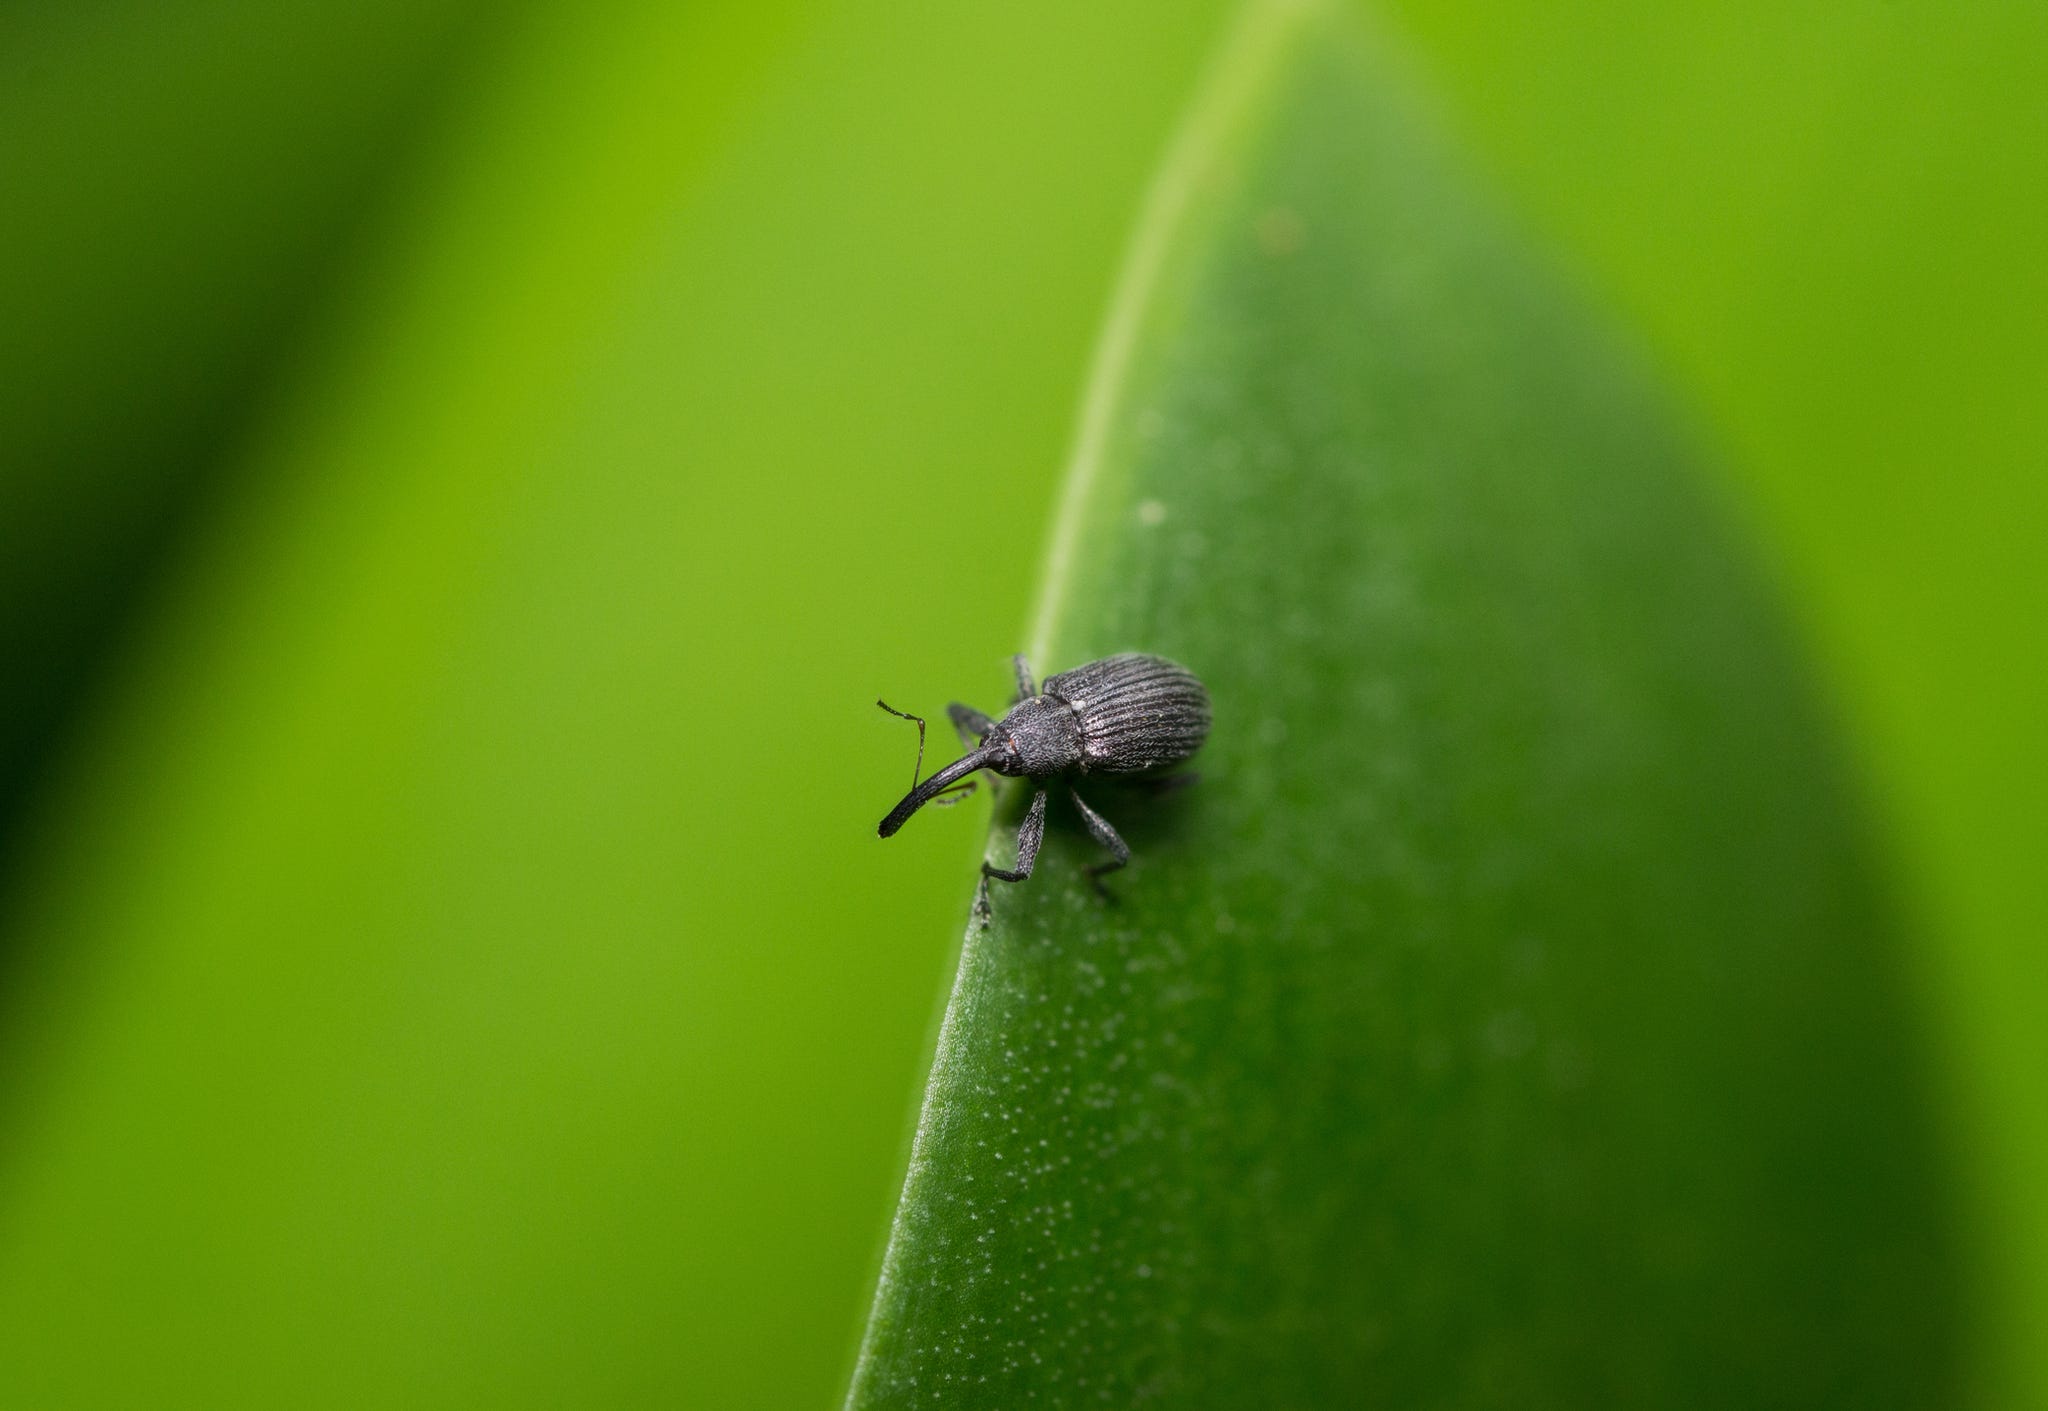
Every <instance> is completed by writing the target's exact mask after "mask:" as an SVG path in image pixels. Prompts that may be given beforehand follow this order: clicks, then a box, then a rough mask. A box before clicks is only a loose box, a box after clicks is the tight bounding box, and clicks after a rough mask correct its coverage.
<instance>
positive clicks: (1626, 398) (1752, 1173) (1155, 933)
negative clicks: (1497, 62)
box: [850, 0, 1961, 1407]
mask: <svg viewBox="0 0 2048 1411" xmlns="http://www.w3.org/2000/svg"><path fill="white" fill-rule="evenodd" d="M1702 482H1703V476H1702V470H1701V466H1700V464H1699V457H1698V456H1697V455H1696V453H1695V452H1694V451H1693V450H1692V449H1691V447H1690V446H1689V445H1688V444H1687V441H1686V439H1685V437H1684V435H1683V434H1682V428H1680V427H1678V426H1677V425H1676V423H1675V418H1674V417H1673V416H1672V414H1671V413H1670V411H1669V410H1668V408H1667V407H1665V406H1664V405H1663V403H1662V402H1661V400H1660V399H1659V397H1658V396H1657V394H1656V393H1655V392H1654V391H1653V390H1652V388H1651V387H1650V385H1649V383H1648V381H1647V379H1646V378H1645V376H1644V375H1643V372H1642V370H1641V369H1640V367H1639V366H1638V365H1637V360H1636V359H1635V358H1634V357H1633V356H1632V355H1631V354H1630V353H1629V352H1628V351H1627V350H1626V349H1625V348H1622V347H1619V346H1617V344H1616V342H1615V340H1613V339H1612V338H1611V337H1610V336H1608V335H1607V334H1605V333H1604V332H1603V331H1602V330H1601V329H1600V328H1599V327H1598V325H1597V323H1596V322H1595V321H1592V320H1589V319H1588V318H1587V317H1586V316H1585V314H1584V313H1583V312H1582V311H1580V310H1579V309H1578V308H1577V307H1575V303H1574V300H1573V298H1572V296H1571V294H1570V291H1568V290H1567V289H1565V288H1563V287H1562V286H1561V283H1560V281H1559V280H1557V279H1556V278H1555V277H1554V276H1552V275H1551V274H1549V273H1548V272H1546V270H1545V269H1544V268H1543V267H1542V266H1541V264H1540V262H1538V261H1536V260H1533V259H1532V258H1531V257H1530V256H1529V254H1528V253H1527V252H1526V251H1525V250H1524V249H1523V248H1521V246H1520V244H1519V243H1518V240H1517V237H1516V236H1515V234H1514V233H1513V231H1512V230H1510V229H1509V228H1507V226H1506V225H1505V223H1504V222H1502V221H1501V220H1500V219H1499V218H1498V217H1497V216H1496V215H1495V214H1494V213H1493V212H1492V211H1491V210H1490V209H1489V208H1488V207H1487V206H1486V204H1485V203H1484V202H1483V201H1482V200H1480V199H1478V198H1476V197H1475V196H1474V195H1472V194H1471V193H1470V192H1469V191H1468V189H1467V188H1466V187H1465V186H1463V185H1461V184H1460V182H1459V180H1458V179H1457V177H1456V175H1455V172H1454V162H1453V161H1452V160H1451V159H1450V158H1448V157H1447V156H1446V154H1445V153H1444V152H1443V151H1442V150H1441V149H1440V148H1439V147H1438V146H1437V145H1436V143H1435V142H1434V140H1433V138H1432V137H1431V135H1430V132H1429V128H1428V124H1427V123H1426V122H1425V121H1422V120H1420V119H1418V117H1417V116H1416V115H1415V112H1414V105H1413V104H1412V103H1411V102H1410V101H1408V100H1407V99H1406V98H1405V97H1404V94H1403V90H1402V88H1401V85H1400V83H1399V82H1398V81H1397V78H1396V77H1395V73H1394V68H1393V66H1392V65H1391V64H1390V62H1389V60H1388V58H1387V57H1386V55H1385V54H1384V53H1383V52H1382V46H1381V45H1380V44H1379V43H1378V42H1377V41H1375V40H1373V39H1370V38H1368V37H1367V36H1364V35H1361V34H1359V33H1357V32H1355V31H1354V30H1353V29H1351V28H1350V27H1348V26H1347V25H1346V23H1345V22H1344V21H1343V20H1342V19H1341V18H1339V17H1337V16H1336V15H1335V14H1334V13H1333V12H1331V11H1328V10H1326V9H1325V8H1324V7H1321V6H1319V5H1315V4H1304V3H1298V2H1296V0H1285V2H1283V0H1275V2H1274V3H1264V4H1258V5H1255V6H1253V8H1252V9H1251V10H1250V11H1248V13H1247V15H1246V17H1245V20H1244V22H1243V24H1242V26H1241V28H1240V30H1239V31H1238V32H1237V33H1236V35H1235V36H1234V38H1233V39H1232V40H1231V42H1230V43H1229V44H1228V45H1227V46H1226V50H1225V53H1224V55H1223V57H1222V59H1221V61H1220V63H1219V66H1218V68H1217V71H1216V73H1215V74H1214V76H1213V77H1212V80H1211V82H1210V84H1209V87H1208V88H1207V90H1206V92H1205V95H1204V96H1203V97H1202V98H1201V99H1200V100H1199V102H1198V103H1197V105H1196V109H1195V112H1194V114H1193V116H1192V118H1191V119H1190V122H1189V124H1188V127H1187V129H1186V131H1185V133H1184V135H1183V137H1182V139H1181V141H1180V143H1179V144H1178V146H1177V147H1176V149H1175V150H1174V152H1173V153H1172V154H1171V156H1170V158H1169V160H1168V162H1167V164H1166V166H1165V168H1164V170H1163V171H1162V174H1161V176H1160V178H1159V181H1158V185H1157V187H1156V189H1155V191H1154V194H1153V197H1152V200H1151V204H1150V208H1149V210H1148V213H1147V215H1146V217H1145V219H1144V222H1143V224H1142V227H1141V230H1140V233H1139V236H1138V239H1137V241H1136V244H1135V246H1134V249H1133V253H1132V257H1131V261H1130V266H1129V269H1128V271H1127V273H1126V276H1125V281H1124V284H1123V288H1122V291H1121V293H1120V295H1119V297H1118V299H1117V301H1116V304H1115V307H1114V309H1113V311H1112V314H1111V318H1110V322H1109V326H1108V329H1107V332H1106V334H1105V336H1104V340H1103V345H1102V350H1101V354H1100V361H1099V366H1098V368H1097V372H1096V376H1095V381H1094V384H1093V386H1092V388H1091V390H1090V393H1089V397H1088V401H1087V405H1086V408H1085V410H1084V414H1083V419H1082V429H1081V436H1080V443H1079V447H1078V451H1077V454H1076V458H1075V463H1074V467H1073V470H1072V472H1071V478H1070V481H1069V489H1068V495H1067V499H1066V502H1065V505H1064V508H1063V511H1062V514H1061V517H1060V520H1059V523H1058V525H1057V527H1056V530H1055V534H1054V539H1053V548H1052V554H1051V560H1050V564H1049V568H1048V577H1047V590H1046V594H1045V598H1044V602H1043V606H1042V611H1041V615H1040V619H1039V623H1038V627H1037V630H1036V631H1035V633H1034V635H1033V638H1032V650H1033V653H1034V657H1035V665H1037V666H1038V667H1039V668H1040V670H1041V671H1048V672H1049V671H1052V670H1056V669H1059V668H1063V667H1066V666H1070V665H1073V664H1074V663H1076V662H1079V661H1083V660H1086V659H1089V658H1092V657H1095V656H1099V655H1103V654H1106V653H1108V652H1112V651H1116V650H1124V649H1133V648H1135V649H1143V650H1149V651H1156V652H1161V653H1164V654H1166V655H1169V656H1172V657H1174V658H1176V659H1178V660H1181V661H1183V662H1185V663H1187V664H1189V665H1190V666H1192V667H1193V668H1195V669H1196V670H1197V671H1198V672H1200V673H1201V674H1202V675H1203V676H1204V677H1205V679H1206V680H1207V681H1208V683H1209V685H1210V688H1211V690H1212V692H1213V695H1214V700H1215V709H1216V727H1215V732H1214V734H1213V736H1212V738H1211V741H1210V743H1209V745H1208V747H1207V748H1206V750H1205V752H1204V754H1203V755H1202V757H1201V758H1200V760H1199V761H1198V764H1199V767H1200V768H1201V770H1202V773H1203V776H1204V777H1203V780H1202V782H1201V784H1200V785H1199V786H1198V787H1196V788H1193V789H1189V790H1186V791H1183V792H1182V793H1179V794H1177V795H1174V796H1171V797H1168V798H1161V799H1147V798H1145V797H1142V796H1140V795H1137V794H1134V793H1133V794H1127V793H1119V791H1117V790H1115V789H1113V788H1110V787H1107V786H1103V787H1096V788H1092V789H1091V790H1090V801H1091V802H1092V803H1093V804H1095V805H1096V806H1097V807H1098V808H1099V809H1100V810H1101V811H1102V812H1104V813H1105V814H1106V815H1107V816H1108V817H1109V818H1110V820H1111V821H1112V822H1113V823H1114V824H1116V825H1117V826H1118V827H1119V828H1120V829H1121V830H1122V832H1123V834H1124V836H1125V837H1126V838H1127V839H1128V840H1129V841H1130V843H1131V844H1132V847H1133V849H1134V851H1135V853H1136V860H1135V862H1134V863H1133V864H1132V866H1131V868H1130V869H1129V871H1128V872H1126V873H1123V874H1119V876H1118V877H1117V878H1116V879H1115V885H1116V891H1117V893H1118V898H1119V899H1118V901H1117V902H1116V904H1114V905H1110V906H1105V905H1104V904H1102V903H1101V902H1099V901H1098V900H1097V899H1096V898H1095V897H1094V896H1093V895H1092V893H1091V892H1090V889H1089V887H1088V885H1087V883H1086V880H1085V877H1084V874H1083V871H1082V869H1083V867H1084V866H1085V865H1086V863H1088V862H1089V861H1091V860H1093V859H1094V852H1093V850H1092V848H1091V846H1090V844H1089V843H1088V842H1087V839H1086V837H1085V835H1084V834H1083V833H1082V832H1081V831H1080V830H1079V829H1078V828H1077V827H1075V826H1074V825H1073V820H1072V817H1071V814H1069V815H1068V817H1067V818H1065V819H1064V820H1061V819H1059V818H1058V817H1057V815H1056V819H1055V826H1054V828H1053V830H1052V835H1051V836H1050V837H1049V839H1048V843H1047V846H1046V848H1045V851H1044V853H1043V854H1041V857H1040V860H1039V864H1038V872H1037V874H1036V875H1035V876H1034V877H1033V878H1032V879H1031V880H1030V881H1029V882H1028V883H1027V884H1024V885H1021V886H1014V887H999V888H998V889H997V892H996V896H995V906H996V919H995V922H994V924H993V925H992V926H990V927H989V928H987V929H985V930H973V929H970V931H969V932H968V934H967V938H966V941H965V944H964V947H963V951H962V954H961V960H960V968H959V973H958V977H957V980H956V982H955V986H954V990H953V994H952V998H951V1000H950V1003H949V1005H948V1008H947V1012H946V1017H945V1020H944V1024H943V1027H942V1029H941V1033H940V1037H939V1040H938V1047H937V1053H936V1057H935V1060H934V1065H933V1070H932V1075H931V1080H930V1086H929V1089H928V1091H927V1093H926V1097H925V1105H924V1110H923V1115H922V1117H921V1120H920V1122H919V1125H918V1131H917V1136H916V1139H915V1142H914V1145H913V1150H912V1155H911V1160H910V1169H909V1173H908V1176H907V1179H906V1182H905V1186H904V1191H903V1195H902V1200H901V1204H900V1207H899V1209H898V1211H897V1215H896V1219H895V1224H894V1228H893V1230H892V1233H891V1237H890V1241H889V1245H888V1251H887V1254H886V1256H885V1259H884V1265H883V1271H882V1276H881V1282H880V1288H879V1291H878V1293H877V1297H876V1302H875V1306H874V1310H873V1314H872V1318H871V1321H870V1324H869V1327H868V1330H867V1333H866V1336H865V1339H864V1342H863V1345H862V1350H861V1355H860V1360H859V1364H858V1367H857V1370H856V1372H855V1376H854V1385H853V1391H852V1396H851V1401H850V1404H851V1405H852V1406H855V1407H882V1406H889V1407H897V1406H911V1405H925V1404H944V1405H947V1406H991V1407H995V1406H1001V1407H1016V1406H1022V1405H1038V1406H1063V1405H1119V1406H1122V1405H1133V1404H1141V1403H1143V1404H1151V1403H1153V1402H1157V1403H1159V1404H1199V1405H1244V1406H1253V1405H1259V1406H1322V1405H1330V1406H1336V1405H1356V1404H1385V1405H1423V1404H1427V1405H1434V1406H1466V1405H1497V1404H1512V1405H1516V1406H1522V1407H1530V1406H1583V1405H1601V1404H1613V1403H1616V1402H1621V1401H1626V1402H1629V1403H1641V1404H1660V1405H1679V1404H1701V1405H1759V1404H1782V1405H1819V1404H1842V1405H1855V1406H1875V1405H1920V1404H1947V1403H1948V1402H1949V1401H1950V1400H1951V1399H1952V1397H1953V1395H1954V1394H1955V1388H1954V1386H1953V1382H1954V1380H1955V1374H1954V1366H1955V1348H1954V1343H1955V1332H1956V1330H1955V1327H1954V1323H1953V1316H1952V1313H1951V1311H1950V1310H1951V1309H1953V1308H1954V1307H1955V1306H1956V1304H1957V1293H1958V1284H1959V1281H1960V1277H1961V1276H1960V1273H1959V1271H1958V1269H1957V1267H1956V1257H1955V1255H1954V1252H1953V1241H1952V1234H1951V1224H1952V1215H1951V1211H1950V1208H1949V1206H1950V1199H1951V1197H1950V1193H1949V1190H1948V1186H1947V1173H1946V1170H1945V1157H1944V1153H1943V1152H1942V1151H1941V1149H1940V1147H1939V1143H1938V1142H1937V1139H1936V1134H1935V1132H1934V1131H1933V1130H1932V1125H1931V1122H1930V1119H1929V1116H1928V1101H1927V1098H1926V1095H1925V1092H1924V1088H1925V1086H1926V1075H1925V1072H1924V1068H1925V1060H1924V1057H1923V1054H1922V1051H1921V1050H1922V1045H1921V1042H1920V1040H1919V1037H1918V1029H1919V1016H1918V1015H1917V1014H1916V1013H1915V1011H1914V1009H1913V1007H1912V997H1911V996H1910V994H1909V993H1908V991H1907V989H1906V985H1905V982H1904V978H1903V976H1902V973H1901V972H1902V968H1903V967H1902V964H1901V952H1902V941H1903V937H1902V935H1901V931H1900V926H1899V923H1898V921H1897V920H1896V917H1895V915H1894V912H1893V909H1892V907H1891V905H1890V903H1889V901H1888V898H1887V895H1886V893H1885V890H1884V888H1883V886H1882V885H1881V882H1880V880H1879V878H1878V877H1877V875H1876V872H1875V869H1874V867H1873V865H1872V862H1871V860H1870V858H1869V855H1868V851H1867V849H1866V847H1865V846H1864V843H1863V840H1862V835H1861V825H1860V823H1859V819H1858V812H1857V808H1856V806H1855V800H1854V798H1853V795H1852V793H1851V791H1850V790H1848V789H1847V788H1846V787H1845V785H1844V781H1843V780H1842V778H1841V777H1840V772H1839V769H1838V766H1837V764H1836V762H1835V758H1834V751H1833V747H1832V745H1831V742H1830V739H1829V737H1828V732H1827V728H1826V725H1825V722H1824V720H1823V719H1822V717H1821V716H1820V715H1819V713H1818V712H1817V711H1816V710H1815V709H1814V707H1813V705H1812V703H1811V702H1810V700H1809V699H1808V696H1807V692H1806V688H1805V685H1804V679H1803V673H1802V670H1801V668H1800V666H1799V664H1798V662H1797V661H1796V659H1795V656H1794V653H1793V652H1792V650H1791V647H1790V644H1789V642H1788V639H1787V637H1786V634H1785V633H1784V632H1783V630H1782V628H1781V626H1780V624H1779V623H1778V621H1777V618H1776V613H1775V608H1774V605H1773V604H1772V602H1771V601H1770V598H1769V595H1768V594H1767V593H1766V592H1765V591H1763V588H1762V586H1761V584H1760V582H1759V579H1758V576H1757V574H1756V573H1755V572H1754V570H1753V568H1752V567H1751V566H1750V565H1749V564H1748V563H1747V562H1746V559H1745V556H1744V554H1743V553H1742V551H1741V550H1740V548H1739V546H1738V545H1737V544H1736V542H1735V540H1734V537H1733V536H1732V535H1731V534H1730V533H1729V531H1728V529H1727V528H1726V526H1725V525H1724V524H1723V523H1722V522H1721V519H1720V517H1719V515H1718V514H1717V512H1716V510H1715V507H1714V506H1713V505H1712V504H1711V502H1710V499H1709V497H1708V496H1707V495H1706V494H1705V493H1704V491H1703V488H1702ZM983 704H988V703H983ZM1021 792H1022V791H1016V793H1021ZM1020 803H1021V799H1020V798H1018V797H1016V796H1015V794H1013V796H1012V797H1011V799H1010V800H1009V804H1010V806H1009V807H1008V808H1007V809H1006V810H1005V826H1004V827H1002V828H999V830H998V841H997V843H996V844H995V845H994V849H993V850H994V851H995V852H996V853H997V854H998V855H1001V854H1003V853H1004V852H1005V850H1006V849H1007V846H1008V843H1007V832H1008V825H1009V824H1012V823H1014V820H1015V818H1016V815H1017V812H1018V807H1017V806H1018V805H1019V804H1020ZM920 822H921V824H922V826H927V827H929V826H931V825H930V824H929V823H928V822H924V821H923V820H920Z"/></svg>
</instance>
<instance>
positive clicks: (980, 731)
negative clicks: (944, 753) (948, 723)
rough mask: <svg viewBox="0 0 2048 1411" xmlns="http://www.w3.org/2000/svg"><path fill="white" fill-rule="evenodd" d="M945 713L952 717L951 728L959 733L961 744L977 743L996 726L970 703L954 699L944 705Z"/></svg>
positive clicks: (986, 736) (985, 737) (984, 738)
mask: <svg viewBox="0 0 2048 1411" xmlns="http://www.w3.org/2000/svg"><path fill="white" fill-rule="evenodd" d="M946 714H947V715H948V716H950V717H952V720H953V728H954V729H955V730H957V731H958V732H959V734H960V743H961V744H963V745H978V744H980V743H981V742H982V741H983V740H986V739H987V738H988V736H989V732H990V731H991V730H993V729H995V728H996V723H995V722H994V721H993V720H990V719H989V718H988V717H987V716H985V715H983V714H982V713H981V712H980V711H978V710H976V709H975V708H974V707H973V706H971V705H961V704H960V702H958V701H955V702H953V704H951V705H949V706H947V707H946Z"/></svg>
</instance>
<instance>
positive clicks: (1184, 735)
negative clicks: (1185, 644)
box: [1043, 652, 1209, 774]
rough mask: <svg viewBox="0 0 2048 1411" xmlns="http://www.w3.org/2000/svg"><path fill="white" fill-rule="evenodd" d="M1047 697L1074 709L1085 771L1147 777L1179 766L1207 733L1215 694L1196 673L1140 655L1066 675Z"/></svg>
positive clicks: (1051, 684) (1049, 684) (1049, 687)
mask: <svg viewBox="0 0 2048 1411" xmlns="http://www.w3.org/2000/svg"><path fill="white" fill-rule="evenodd" d="M1043 690H1044V692H1045V694H1046V695H1048V696H1056V697H1058V698H1059V699H1060V700H1063V701H1065V702H1066V703H1067V704H1068V705H1070V706H1072V707H1073V708H1074V714H1075V715H1076V716H1077V717H1079V719H1080V722H1081V747H1082V750H1083V752H1084V754H1085V756H1086V758H1085V761H1084V763H1083V764H1082V766H1081V767H1082V769H1083V770H1084V771H1086V772H1088V773H1093V774H1141V773H1144V772H1146V771H1147V770H1153V769H1164V768H1166V767H1167V766H1168V765H1173V764H1179V763H1180V762H1181V761H1182V760H1184V759H1187V758H1188V757H1189V756H1191V755H1193V754H1194V752H1195V751H1196V750H1198V749H1200V748H1201V747H1202V741H1203V740H1204V739H1205V738H1207V736H1208V734H1209V693H1208V691H1206V690H1204V689H1203V687H1202V683H1201V682H1200V681H1198V680H1197V679H1195V674H1194V673H1193V672H1192V671H1189V670H1188V669H1187V668H1186V667H1184V666H1181V665H1179V664H1177V663H1175V662H1170V661H1168V660H1166V658H1164V657H1155V656H1147V655H1145V654H1143V653H1141V652H1125V653H1123V654H1122V655H1120V656H1113V657H1106V658H1104V659H1103V660H1101V661H1091V662H1089V663H1088V664H1087V665H1086V666H1077V667H1075V668H1074V669H1073V670H1072V671H1062V672H1061V673H1060V674H1059V675H1057V676H1054V677H1052V678H1051V679H1049V680H1048V681H1046V683H1045V685H1044V687H1043Z"/></svg>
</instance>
